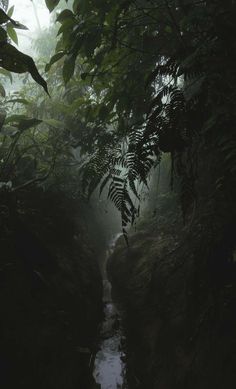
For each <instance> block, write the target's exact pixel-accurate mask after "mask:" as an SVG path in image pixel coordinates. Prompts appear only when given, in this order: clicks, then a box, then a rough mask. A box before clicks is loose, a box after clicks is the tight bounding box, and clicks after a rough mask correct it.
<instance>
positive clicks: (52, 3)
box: [45, 0, 60, 12]
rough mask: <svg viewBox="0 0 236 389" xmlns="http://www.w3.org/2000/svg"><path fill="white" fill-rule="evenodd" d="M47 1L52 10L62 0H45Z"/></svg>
mask: <svg viewBox="0 0 236 389" xmlns="http://www.w3.org/2000/svg"><path fill="white" fill-rule="evenodd" d="M45 2H46V6H47V7H48V9H49V11H50V12H52V11H53V10H54V8H55V7H56V6H57V5H58V4H59V3H60V0H45Z"/></svg>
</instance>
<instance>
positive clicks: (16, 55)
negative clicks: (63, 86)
mask: <svg viewBox="0 0 236 389" xmlns="http://www.w3.org/2000/svg"><path fill="white" fill-rule="evenodd" d="M0 66H1V67H3V68H4V69H6V70H9V71H10V72H14V73H25V72H29V73H30V74H31V76H32V78H33V79H34V80H35V81H36V82H37V83H38V84H39V85H41V86H42V87H43V88H44V90H45V92H46V93H47V94H48V88H47V83H46V81H45V80H44V79H43V77H42V76H41V75H40V74H39V72H38V69H37V67H36V65H35V63H34V61H33V59H32V58H31V57H30V56H29V55H26V54H24V53H22V52H21V51H19V50H17V49H16V48H15V47H14V46H12V45H11V44H9V43H5V44H2V46H0Z"/></svg>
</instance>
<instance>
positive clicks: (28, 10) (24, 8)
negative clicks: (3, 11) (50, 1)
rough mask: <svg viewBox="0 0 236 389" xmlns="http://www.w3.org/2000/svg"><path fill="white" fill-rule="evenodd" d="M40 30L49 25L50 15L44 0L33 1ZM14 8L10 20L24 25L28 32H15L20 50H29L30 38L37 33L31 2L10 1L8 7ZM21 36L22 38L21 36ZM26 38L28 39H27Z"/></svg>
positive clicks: (26, 0) (23, 0)
mask: <svg viewBox="0 0 236 389" xmlns="http://www.w3.org/2000/svg"><path fill="white" fill-rule="evenodd" d="M34 4H35V6H36V7H37V14H38V18H39V22H40V26H41V28H42V29H43V28H45V27H47V26H48V25H49V21H50V14H49V11H48V9H47V8H46V6H45V2H44V0H34ZM12 5H14V6H15V8H14V13H13V16H12V18H13V19H15V20H17V21H19V22H20V23H22V24H24V25H26V26H27V27H28V29H29V30H17V33H18V39H19V45H18V48H19V49H20V50H24V49H27V48H28V49H29V48H30V38H32V35H33V34H34V33H35V32H36V31H37V29H38V24H37V20H36V17H35V13H34V9H33V5H32V2H31V0H10V1H9V7H11V6H12ZM22 35H23V36H22ZM27 37H28V38H27Z"/></svg>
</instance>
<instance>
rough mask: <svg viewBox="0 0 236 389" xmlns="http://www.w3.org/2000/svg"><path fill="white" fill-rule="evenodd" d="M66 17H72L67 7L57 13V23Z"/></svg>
mask: <svg viewBox="0 0 236 389" xmlns="http://www.w3.org/2000/svg"><path fill="white" fill-rule="evenodd" d="M68 18H70V19H74V14H73V12H71V11H70V10H69V9H64V11H62V12H61V13H60V14H59V15H58V17H57V19H56V21H57V22H59V23H62V22H64V20H65V19H68Z"/></svg>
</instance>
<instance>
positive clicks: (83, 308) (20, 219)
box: [0, 189, 102, 389]
mask: <svg viewBox="0 0 236 389" xmlns="http://www.w3.org/2000/svg"><path fill="white" fill-rule="evenodd" d="M7 205H8V204H7ZM7 205H6V208H7ZM9 209H10V210H12V209H13V206H11V208H9ZM81 213H82V211H81V206H80V205H79V204H77V203H76V202H73V201H71V200H68V199H66V198H65V197H64V196H63V195H60V194H55V193H43V192H41V191H39V190H38V189H37V190H36V192H33V193H32V191H31V192H30V194H29V196H28V195H27V193H24V194H23V195H22V197H21V198H20V199H19V198H18V200H17V209H15V213H12V214H10V215H7V217H8V218H7V220H2V227H3V228H2V232H3V233H2V235H1V262H0V283H1V292H0V306H1V322H0V331H1V339H0V386H1V387H2V388H7V389H8V388H9V389H12V388H15V387H19V388H25V389H28V388H34V389H42V388H43V389H54V388H55V389H65V388H66V389H74V388H78V389H79V388H81V389H90V388H91V387H92V386H91V385H93V383H94V382H93V379H92V369H91V365H90V364H91V353H92V351H93V347H94V345H95V343H96V336H97V331H98V324H99V322H100V320H101V318H102V279H101V276H100V272H99V268H98V264H97V258H96V256H95V254H94V251H93V250H92V249H91V247H93V242H91V241H90V240H89V236H88V233H87V231H86V229H85V228H84V224H85V223H84V221H85V218H84V216H83V215H82V216H81Z"/></svg>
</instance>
